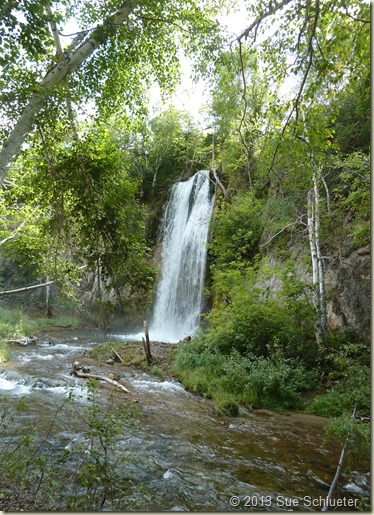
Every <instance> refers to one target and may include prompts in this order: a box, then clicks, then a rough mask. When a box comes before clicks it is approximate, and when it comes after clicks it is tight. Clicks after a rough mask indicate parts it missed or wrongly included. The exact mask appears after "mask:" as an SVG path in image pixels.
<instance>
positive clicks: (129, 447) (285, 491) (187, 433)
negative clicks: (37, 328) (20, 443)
mask: <svg viewBox="0 0 374 515" xmlns="http://www.w3.org/2000/svg"><path fill="white" fill-rule="evenodd" d="M56 338H57V336H56V335H54V340H49V341H48V340H47V339H46V340H45V341H43V342H40V343H38V344H36V345H32V346H28V347H19V348H18V347H17V348H14V352H13V362H12V363H11V364H10V365H8V366H7V367H4V368H2V369H0V393H1V394H2V395H4V396H7V397H9V398H12V397H14V398H19V397H20V396H22V395H25V396H26V397H27V404H28V406H29V408H30V413H31V414H32V415H34V416H36V417H37V421H38V427H39V428H40V429H41V430H46V429H47V428H48V427H49V425H50V423H51V420H52V419H53V417H54V416H55V413H56V408H57V407H58V405H59V404H61V403H62V402H63V400H64V399H65V398H66V397H67V396H68V395H69V394H71V395H74V397H75V398H76V400H77V402H78V403H79V402H80V403H82V405H83V404H85V403H87V390H86V383H85V381H84V380H83V379H78V378H76V377H73V376H71V375H70V371H71V365H72V363H73V362H74V361H75V360H78V361H83V362H85V359H86V358H84V357H83V355H84V352H85V350H87V349H89V348H91V347H92V346H93V345H95V342H98V341H99V340H104V339H105V335H99V334H97V333H95V334H92V333H91V334H79V333H74V338H72V333H62V334H60V335H58V339H59V340H58V341H56ZM97 372H98V373H100V374H103V375H107V374H109V373H110V372H112V373H117V374H119V373H120V374H121V375H122V377H121V380H123V382H124V384H126V386H128V387H129V389H131V391H132V392H134V393H135V395H136V397H137V398H138V399H139V402H138V405H139V408H140V410H141V413H142V420H141V423H140V424H139V425H138V426H134V427H131V428H126V430H125V431H124V432H123V434H122V435H121V436H120V437H119V439H118V450H117V452H118V453H119V455H121V456H122V457H124V458H127V460H126V461H124V464H123V474H125V475H128V476H129V477H131V478H132V481H133V482H135V483H137V484H138V485H142V491H143V492H144V495H143V496H140V497H139V498H138V499H135V500H133V502H132V505H131V506H132V509H133V510H134V511H186V510H189V511H207V510H208V511H233V510H245V511H258V510H264V511H265V510H267V511H274V510H285V509H288V510H290V509H292V510H296V511H300V510H301V511H305V510H312V511H320V510H321V507H320V506H314V505H312V503H311V504H310V505H307V501H306V500H305V499H306V498H307V497H309V498H310V499H319V498H320V497H321V496H322V497H321V498H326V495H327V492H328V488H329V485H330V483H331V481H332V479H333V476H334V474H335V470H336V466H337V463H338V459H339V454H340V449H338V448H336V447H334V446H331V445H330V444H329V447H326V448H324V447H323V425H324V423H325V422H326V420H325V419H322V418H321V417H315V416H311V415H304V414H293V413H275V412H270V411H267V410H259V411H258V412H250V411H247V410H241V412H240V415H239V416H238V417H235V418H229V417H220V416H218V415H217V414H216V412H215V411H214V409H213V406H212V404H211V403H210V401H209V400H206V399H201V398H198V397H195V396H194V395H192V394H190V393H188V392H186V391H185V390H184V389H183V387H182V386H181V385H180V384H179V383H178V382H176V381H172V380H167V381H164V380H160V379H158V378H156V377H153V376H150V375H148V374H145V373H142V372H139V371H135V370H129V371H126V372H123V368H117V369H116V366H110V365H104V366H102V367H101V366H100V369H99V370H98V371H97ZM102 391H103V392H106V391H108V392H109V391H110V387H108V386H107V385H104V386H103V389H102ZM121 395H122V394H118V402H121V399H122V397H121ZM20 416H21V415H20ZM81 432H82V421H81V420H80V417H79V416H78V414H77V416H76V417H74V416H72V415H70V417H69V418H67V417H60V418H59V419H58V425H57V426H55V428H54V429H53V432H52V435H51V437H53V442H54V445H55V446H56V448H59V449H63V448H69V446H70V447H71V446H74V445H75V444H76V442H78V441H80V439H82V434H81ZM360 480H362V476H358V478H357V481H355V482H354V483H352V482H351V483H350V484H348V485H347V490H341V492H340V495H341V496H345V497H346V498H347V499H354V497H350V496H351V495H354V493H355V487H356V488H361V487H359V486H358V483H359V481H360ZM345 483H348V480H345ZM343 484H344V479H343ZM364 488H366V487H365V485H364ZM356 493H359V492H357V490H356ZM345 509H348V508H345Z"/></svg>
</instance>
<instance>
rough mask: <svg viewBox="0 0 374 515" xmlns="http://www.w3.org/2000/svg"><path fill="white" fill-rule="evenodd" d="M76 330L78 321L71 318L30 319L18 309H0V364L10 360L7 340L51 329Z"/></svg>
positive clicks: (78, 324)
mask: <svg viewBox="0 0 374 515" xmlns="http://www.w3.org/2000/svg"><path fill="white" fill-rule="evenodd" d="M58 326H61V327H72V328H78V327H79V326H80V321H79V319H77V318H74V317H72V316H63V315H61V316H57V317H52V318H46V317H35V318H30V317H29V316H28V315H26V314H25V313H23V312H22V311H21V310H20V309H14V308H6V307H0V363H2V362H4V361H7V360H9V359H10V354H11V353H10V350H9V347H8V345H7V343H6V342H7V340H16V339H19V338H22V337H23V336H32V335H34V334H35V333H38V332H40V331H44V330H47V329H50V328H53V327H58Z"/></svg>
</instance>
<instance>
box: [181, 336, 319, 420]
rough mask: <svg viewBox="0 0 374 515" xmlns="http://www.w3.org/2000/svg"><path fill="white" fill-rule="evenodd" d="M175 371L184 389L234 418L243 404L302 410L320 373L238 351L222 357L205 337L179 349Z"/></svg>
mask: <svg viewBox="0 0 374 515" xmlns="http://www.w3.org/2000/svg"><path fill="white" fill-rule="evenodd" d="M174 372H175V373H176V375H177V376H178V378H179V379H180V380H181V382H182V383H183V385H184V386H185V388H187V389H188V390H190V391H192V392H194V393H197V394H199V395H202V396H204V397H209V398H212V399H213V401H214V403H215V405H216V408H217V410H218V411H220V412H222V411H226V412H227V413H228V414H231V415H232V414H235V413H236V411H237V406H238V405H240V404H242V405H246V406H251V407H253V408H260V407H266V408H275V409H284V408H300V407H301V406H302V403H301V398H300V393H301V392H303V391H306V390H308V389H311V388H313V387H314V386H315V385H316V381H317V374H315V373H313V372H308V371H306V370H305V368H304V366H303V365H302V364H301V363H299V362H297V361H295V360H289V361H287V360H284V359H279V360H278V361H274V360H271V359H266V358H264V357H252V358H251V359H250V358H248V357H243V356H242V355H240V353H239V352H237V351H235V350H233V351H232V352H231V353H229V354H223V353H222V352H220V351H219V349H217V347H215V346H214V345H212V343H211V342H209V341H208V339H206V338H205V337H200V338H198V339H196V340H194V341H193V342H190V343H186V344H184V345H182V346H180V347H179V348H178V350H177V353H176V360H175V364H174Z"/></svg>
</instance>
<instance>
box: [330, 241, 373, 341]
mask: <svg viewBox="0 0 374 515" xmlns="http://www.w3.org/2000/svg"><path fill="white" fill-rule="evenodd" d="M326 290H327V292H328V296H329V297H328V322H329V325H330V327H331V329H332V330H339V329H342V328H344V327H351V328H352V329H354V330H355V331H356V332H357V333H358V334H359V335H360V336H361V337H362V338H363V339H365V340H366V341H369V340H370V245H367V246H366V247H362V248H359V249H356V250H354V251H349V250H343V251H342V252H341V254H340V255H339V256H337V257H335V258H334V259H332V260H330V261H329V263H327V266H326Z"/></svg>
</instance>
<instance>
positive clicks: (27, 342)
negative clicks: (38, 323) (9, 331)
mask: <svg viewBox="0 0 374 515" xmlns="http://www.w3.org/2000/svg"><path fill="white" fill-rule="evenodd" d="M36 340H37V339H36V336H31V337H29V336H23V337H22V338H19V339H18V340H6V343H10V344H17V345H22V346H26V345H31V344H35V343H36Z"/></svg>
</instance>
